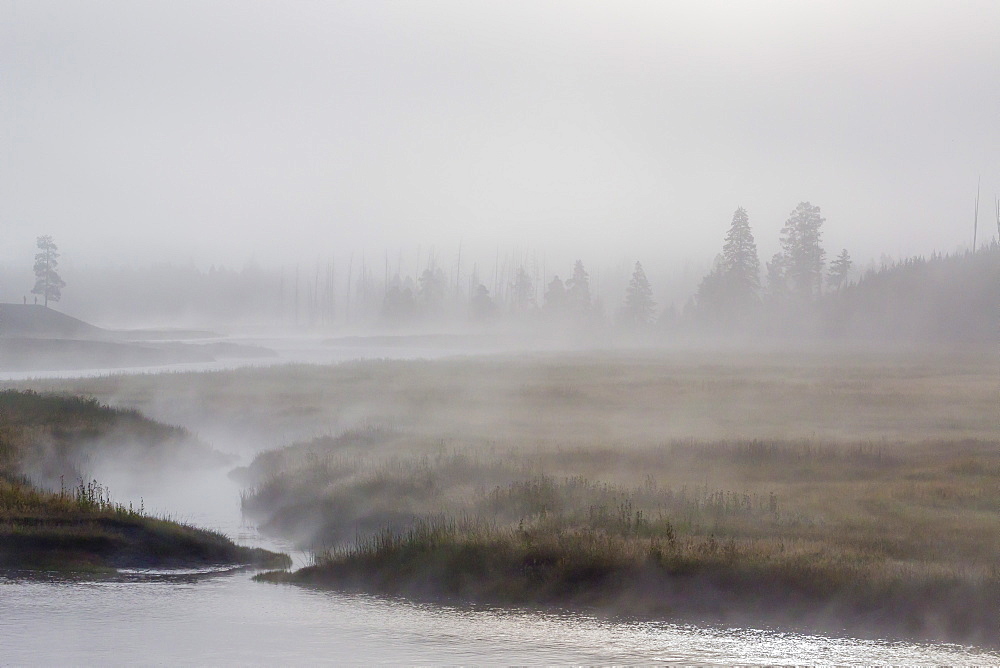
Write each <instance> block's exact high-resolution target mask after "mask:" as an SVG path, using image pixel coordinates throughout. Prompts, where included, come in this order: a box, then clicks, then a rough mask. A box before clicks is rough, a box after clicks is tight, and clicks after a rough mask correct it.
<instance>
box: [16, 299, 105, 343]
mask: <svg viewBox="0 0 1000 668" xmlns="http://www.w3.org/2000/svg"><path fill="white" fill-rule="evenodd" d="M0 337H4V338H33V339H109V338H112V335H111V332H109V331H108V330H105V329H101V328H100V327H95V326H93V325H91V324H88V323H86V322H84V321H82V320H79V319H77V318H74V317H73V316H69V315H66V314H65V313H60V312H59V311H56V310H54V309H51V308H46V307H45V306H40V305H38V304H0Z"/></svg>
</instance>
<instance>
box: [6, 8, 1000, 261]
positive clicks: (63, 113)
mask: <svg viewBox="0 0 1000 668" xmlns="http://www.w3.org/2000/svg"><path fill="white" fill-rule="evenodd" d="M0 145H2V151H0V222H2V242H0V243H2V252H0V260H2V261H7V262H10V261H14V260H17V261H21V259H22V258H24V256H30V255H31V254H32V253H33V252H34V239H35V237H36V236H38V235H39V234H51V235H53V236H54V237H55V238H56V241H57V242H58V243H59V245H60V248H61V250H62V252H63V254H64V257H65V258H71V259H72V261H73V262H74V263H84V262H87V263H91V262H102V261H104V260H106V259H113V260H114V259H120V260H122V261H125V262H132V263H143V262H148V261H160V260H170V261H177V260H187V259H193V260H195V261H196V262H198V263H202V264H205V265H207V264H208V263H210V262H220V263H229V264H234V265H237V266H239V265H241V264H242V263H243V262H245V261H246V260H247V259H249V258H251V257H254V258H256V259H257V260H258V261H261V262H270V261H272V260H274V261H282V262H287V261H289V260H291V261H294V258H296V257H301V258H303V259H305V260H307V261H309V260H314V259H315V258H316V257H319V256H326V255H329V254H335V253H342V252H344V251H345V249H348V250H354V251H357V252H361V251H365V252H368V253H370V254H372V255H376V256H381V254H382V253H383V251H384V249H386V248H388V249H389V252H390V254H395V253H397V252H400V251H404V252H407V253H409V252H410V251H411V249H413V248H415V247H416V246H417V245H418V244H420V245H422V247H423V248H424V249H426V248H427V247H429V246H431V245H434V246H436V247H437V248H438V249H439V251H438V252H439V253H440V254H442V255H449V254H450V255H453V254H454V252H455V249H456V248H457V246H458V244H459V243H462V244H463V245H464V247H465V248H466V249H469V250H468V252H470V253H473V254H476V253H478V254H480V255H481V256H486V255H488V256H490V257H492V253H493V252H495V248H496V247H497V246H498V245H500V246H501V247H503V248H509V247H513V246H518V247H521V248H532V249H536V250H538V251H542V252H544V253H546V254H547V256H548V257H549V258H551V259H550V262H551V263H553V264H554V263H556V262H557V261H561V259H562V258H574V257H581V258H583V259H584V260H585V261H590V262H591V263H592V264H599V263H601V262H613V261H619V260H620V258H632V257H636V258H640V259H643V260H644V262H645V263H646V264H647V265H649V264H666V263H678V262H682V261H684V260H685V259H687V260H690V261H694V262H709V261H710V260H711V257H712V256H713V255H714V254H715V253H716V252H717V251H718V250H719V248H720V247H721V243H722V238H723V235H724V234H725V231H726V229H727V227H728V224H729V221H730V219H731V216H732V212H733V210H734V209H735V208H736V207H737V206H744V207H745V208H746V209H747V210H748V211H749V213H750V221H751V224H752V225H753V228H754V231H755V234H756V236H757V240H758V244H759V246H760V248H761V254H762V259H768V258H769V257H770V254H771V253H773V252H774V251H775V250H776V245H777V235H778V231H779V229H780V227H781V225H782V224H783V222H784V220H785V219H786V218H787V216H788V214H789V212H790V211H791V210H792V209H793V208H794V207H795V205H796V204H797V203H798V202H799V201H803V200H808V201H810V202H812V203H813V204H817V205H819V206H820V207H822V210H823V212H824V215H825V216H826V218H827V223H826V228H825V239H824V240H825V243H826V246H827V249H828V251H829V254H830V255H831V256H832V255H834V254H836V252H837V251H838V250H839V249H840V248H841V247H844V246H846V247H848V248H849V249H850V250H851V251H852V254H853V255H854V256H855V257H856V258H858V259H863V258H866V257H877V256H878V255H879V254H880V253H882V252H885V253H888V254H890V255H893V256H902V255H910V254H917V253H929V252H930V251H933V250H943V251H952V250H955V249H956V248H957V247H959V246H960V245H963V244H965V245H968V244H969V243H970V242H971V236H972V218H973V206H974V200H975V195H976V181H977V178H979V177H980V176H981V177H982V184H983V203H982V205H981V209H982V221H981V234H983V235H988V234H991V233H995V232H996V224H995V211H994V205H993V202H994V198H995V196H996V195H997V194H998V193H1000V2H996V1H985V2H955V1H949V2H936V3H928V2H913V1H908V2H881V3H880V2H869V1H866V2H854V3H852V2H843V1H842V0H838V1H836V2H828V3H820V2H770V3H737V2H706V1H704V0H700V1H698V2H676V3H672V2H655V3H641V2H633V3H619V2H607V3H585V2H549V3H545V2H537V1H532V2H523V3H519V2H510V1H509V0H504V1H503V2H469V1H461V2H375V1H372V0H364V1H363V2H302V1H296V2H290V1H288V2H276V1H269V2H250V1H247V0H239V1H238V2H212V1H204V0H199V1H197V2H178V1H177V0H170V1H169V2H167V1H164V2H133V1H128V2H92V1H86V2H85V1H75V0H74V1H69V0H67V1H64V2H44V1H42V0H27V1H24V2H15V1H12V0H0ZM26 259H27V260H30V258H26ZM550 273H551V272H550Z"/></svg>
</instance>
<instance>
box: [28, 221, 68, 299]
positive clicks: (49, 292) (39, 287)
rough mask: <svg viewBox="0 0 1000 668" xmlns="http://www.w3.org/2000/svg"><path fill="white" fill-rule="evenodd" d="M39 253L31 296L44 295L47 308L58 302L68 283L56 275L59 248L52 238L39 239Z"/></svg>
mask: <svg viewBox="0 0 1000 668" xmlns="http://www.w3.org/2000/svg"><path fill="white" fill-rule="evenodd" d="M37 244H38V253H37V254H36V255H35V287H34V288H32V290H31V294H34V295H42V296H43V297H44V299H45V306H46V307H48V305H49V301H54V302H57V301H59V298H60V297H62V292H61V290H62V288H65V287H66V283H64V282H63V280H62V279H61V278H60V277H59V274H57V273H56V267H58V266H59V253H58V252H57V251H58V247H57V246H56V244H55V242H54V241H53V240H52V237H50V236H48V235H46V236H42V237H38V240H37Z"/></svg>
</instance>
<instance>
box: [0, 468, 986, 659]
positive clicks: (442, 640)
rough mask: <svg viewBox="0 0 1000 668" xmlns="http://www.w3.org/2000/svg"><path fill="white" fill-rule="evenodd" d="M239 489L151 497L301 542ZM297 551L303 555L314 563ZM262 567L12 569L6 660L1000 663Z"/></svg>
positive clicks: (971, 655) (249, 532)
mask: <svg viewBox="0 0 1000 668" xmlns="http://www.w3.org/2000/svg"><path fill="white" fill-rule="evenodd" d="M146 491H147V492H148V491H149V490H148V489H147V490H146ZM238 498H239V497H238V489H237V487H236V484H235V483H233V482H232V481H230V480H229V479H228V478H226V477H225V474H224V472H222V471H220V472H215V473H213V474H206V475H204V476H201V477H199V478H194V479H189V480H188V481H187V484H186V485H185V488H184V492H183V494H170V493H169V492H164V493H162V494H160V495H159V496H157V495H155V494H154V495H153V496H149V495H148V494H147V495H146V496H145V498H144V501H145V504H146V507H147V508H151V509H153V510H154V511H157V510H161V509H163V508H171V509H172V511H173V513H172V514H173V517H175V518H177V519H180V520H182V521H188V522H192V523H195V524H199V525H201V526H207V527H210V528H213V529H217V530H221V531H223V532H225V533H227V534H228V535H230V536H231V537H233V538H235V539H237V540H238V541H239V542H241V543H244V544H250V545H260V546H264V547H270V548H272V549H275V548H277V549H283V550H285V551H288V546H287V545H281V544H277V543H275V542H273V541H269V540H266V539H265V538H263V537H261V536H260V534H259V533H257V532H256V530H255V529H254V528H253V527H249V526H246V525H245V524H243V522H242V519H241V517H240V512H239V501H238ZM292 554H293V556H294V558H295V560H296V562H297V565H302V564H303V563H304V562H305V561H306V560H307V557H306V555H304V554H302V553H300V552H298V553H297V552H292ZM252 575H253V574H252V573H251V572H248V571H243V570H226V571H129V572H123V573H121V574H120V575H118V576H115V577H112V578H108V579H100V580H93V579H91V580H72V579H65V578H57V577H53V578H49V579H45V578H42V579H39V578H31V579H26V578H22V577H18V576H17V574H6V575H0V610H2V614H0V664H2V665H23V664H27V665H37V664H42V665H81V664H84V665H109V664H146V665H148V664H161V665H166V664H169V665H185V664H186V665H193V664H194V665H233V664H239V665H247V664H271V665H274V664H281V665H291V664H316V663H333V664H341V663H394V664H400V663H403V664H468V663H501V664H556V663H558V664H609V663H614V664H622V663H629V664H632V663H682V664H702V665H732V664H743V665H746V664H791V663H794V664H815V663H823V664H840V665H845V664H869V665H870V664H876V663H877V664H911V665H912V664H933V665H942V664H952V665H954V664H980V665H982V664H997V663H1000V654H997V653H989V652H985V651H982V650H977V649H974V648H965V647H959V646H955V645H931V644H925V645H922V644H914V643H905V642H878V641H867V640H854V639H850V638H827V637H821V636H810V635H802V634H794V633H781V632H776V631H771V630H761V629H724V628H704V627H697V626H687V625H675V624H669V623H650V622H638V621H621V620H616V621H611V620H605V619H600V618H597V617H593V616H588V615H581V614H572V613H543V612H538V611H531V610H510V609H496V608H467V607H466V608H463V607H450V606H441V605H428V604H416V603H411V602H407V601H402V600H392V599H386V598H380V597H374V596H359V595H348V594H342V593H338V592H331V591H319V590H314V589H308V588H304V587H297V586H292V585H271V584H261V583H256V582H253V581H252V579H251V578H252Z"/></svg>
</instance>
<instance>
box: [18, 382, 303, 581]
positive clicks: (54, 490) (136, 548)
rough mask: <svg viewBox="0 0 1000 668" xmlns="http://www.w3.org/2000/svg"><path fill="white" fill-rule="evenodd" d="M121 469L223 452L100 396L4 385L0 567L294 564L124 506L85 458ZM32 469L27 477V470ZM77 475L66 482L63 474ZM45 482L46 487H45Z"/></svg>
mask: <svg viewBox="0 0 1000 668" xmlns="http://www.w3.org/2000/svg"><path fill="white" fill-rule="evenodd" d="M102 457H103V458H113V459H114V460H115V461H116V463H118V464H119V465H120V466H121V467H122V468H123V469H124V470H129V469H131V470H134V471H136V472H138V471H140V470H142V469H145V468H147V467H153V468H154V469H156V468H158V469H159V473H160V474H162V473H163V472H164V471H166V470H169V467H170V466H171V465H173V466H180V467H196V466H204V465H214V466H218V465H220V464H221V463H223V462H225V461H226V459H225V457H224V456H223V455H221V453H218V452H216V451H214V450H212V449H211V448H209V447H208V446H207V445H206V444H204V443H203V442H201V441H200V440H199V439H197V438H195V437H194V436H193V435H191V434H190V433H189V432H187V431H186V430H184V429H182V428H179V427H171V426H168V425H164V424H160V423H158V422H155V421H153V420H149V419H148V418H145V417H144V416H142V415H141V414H139V413H138V412H136V411H130V410H122V409H111V408H108V407H107V406H102V405H100V404H99V403H97V402H96V401H94V400H91V399H84V398H79V397H66V396H56V395H42V394H37V393H34V392H14V391H3V392H0V568H4V569H17V570H27V571H50V570H60V571H67V570H71V571H80V570H84V571H94V570H109V569H117V568H178V567H184V568H191V567H201V566H207V565H221V564H246V565H257V566H260V567H268V568H285V567H288V566H289V565H291V560H290V559H289V558H288V556H286V555H283V554H277V553H273V552H268V551H265V550H261V549H250V548H245V547H241V546H238V545H236V544H235V543H233V542H232V541H231V540H229V539H228V538H227V537H226V536H223V535H222V534H219V533H215V532H212V531H206V530H203V529H198V528H195V527H192V526H188V525H186V524H182V523H178V522H174V521H170V520H167V519H163V518H158V517H153V516H150V515H148V514H147V513H146V512H145V509H144V508H143V507H142V506H141V505H140V506H139V507H134V506H133V505H128V506H125V505H122V504H119V503H116V502H114V501H113V500H112V498H111V494H110V492H109V491H108V490H107V489H106V488H105V487H104V486H102V485H101V484H99V483H98V482H97V481H93V480H92V481H90V482H83V473H82V471H83V470H84V469H85V467H86V466H88V464H91V463H92V462H94V461H95V460H97V459H99V458H102ZM29 475H30V479H29V477H28V476H29ZM66 479H69V480H73V479H78V480H80V482H79V484H78V485H75V486H74V485H71V486H69V487H67V486H66V484H65V480H66ZM46 486H48V487H49V489H45V487H46Z"/></svg>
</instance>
